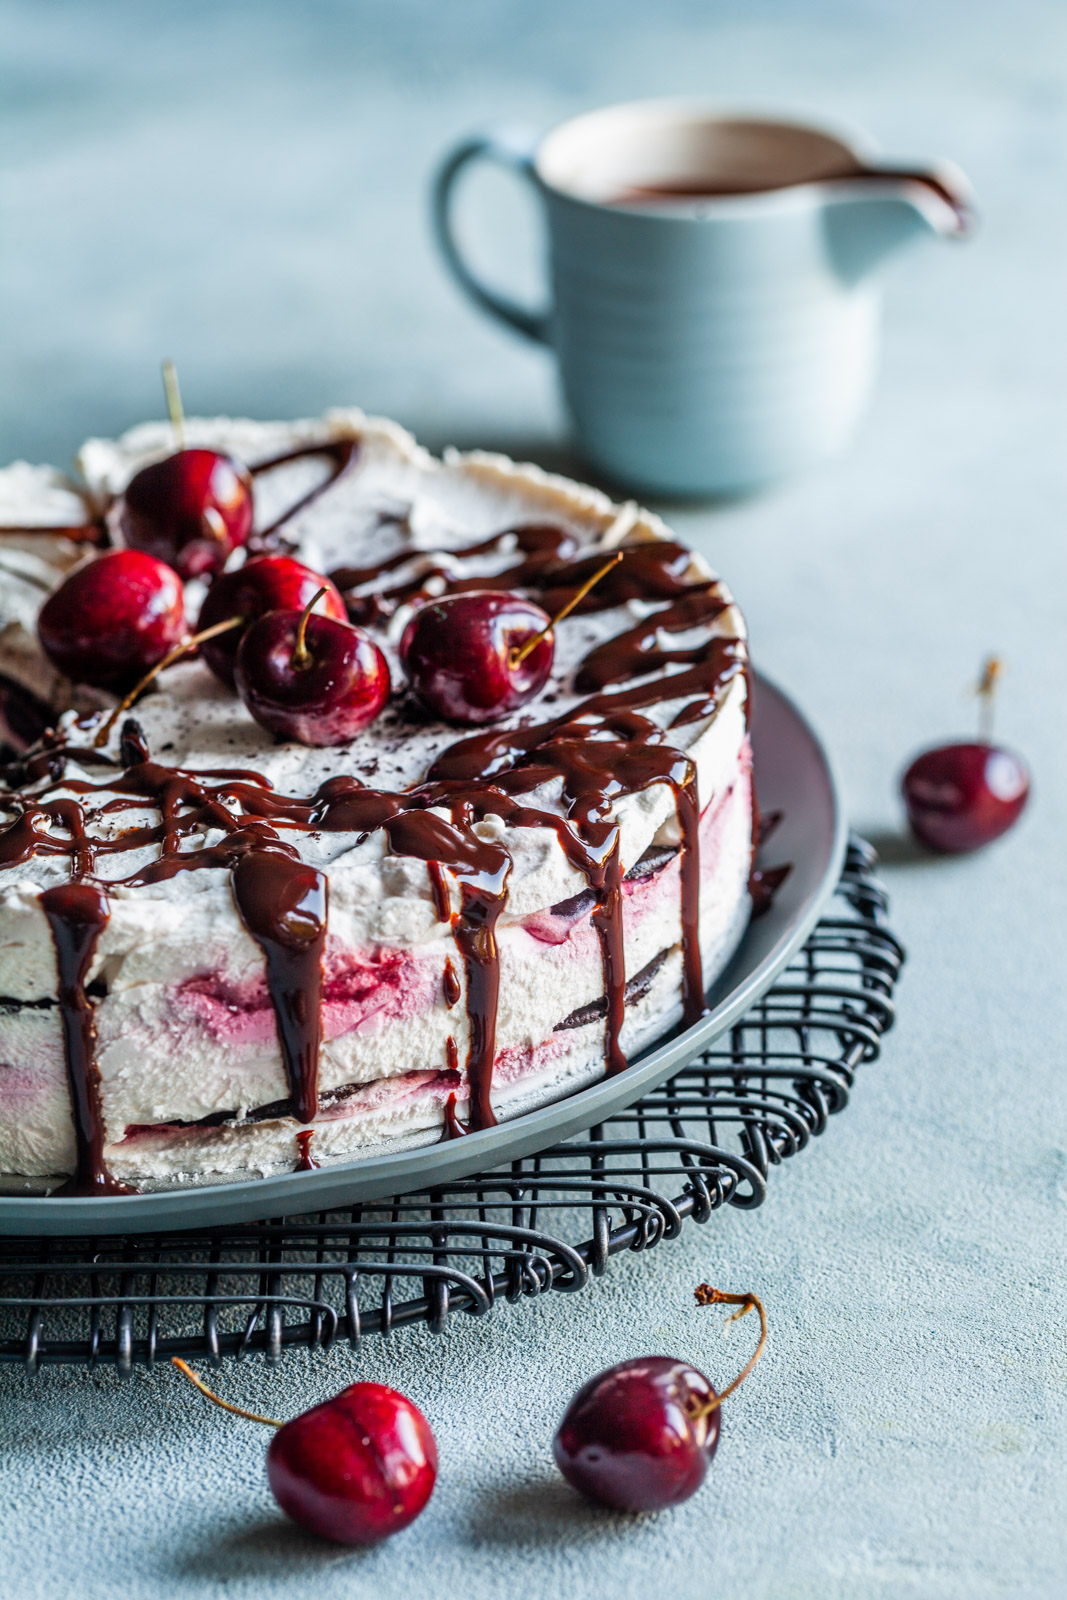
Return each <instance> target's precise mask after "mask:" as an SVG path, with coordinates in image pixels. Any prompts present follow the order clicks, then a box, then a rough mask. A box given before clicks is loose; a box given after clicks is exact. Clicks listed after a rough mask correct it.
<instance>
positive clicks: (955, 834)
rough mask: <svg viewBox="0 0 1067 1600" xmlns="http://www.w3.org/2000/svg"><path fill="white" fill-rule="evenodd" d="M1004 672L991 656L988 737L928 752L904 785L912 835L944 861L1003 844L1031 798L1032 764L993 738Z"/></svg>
mask: <svg viewBox="0 0 1067 1600" xmlns="http://www.w3.org/2000/svg"><path fill="white" fill-rule="evenodd" d="M1000 671H1001V667H1000V662H999V661H998V660H997V658H996V657H995V656H991V657H990V658H989V660H988V661H987V662H986V663H985V666H984V668H983V671H982V677H981V680H980V682H979V684H978V695H979V697H980V699H981V701H982V705H983V713H984V716H983V720H984V721H985V722H986V724H987V727H986V729H985V732H986V734H987V737H985V738H981V739H976V740H974V741H973V742H962V741H961V742H960V743H955V744H944V745H937V746H935V747H934V748H933V749H931V750H924V751H923V753H922V754H921V755H919V756H916V758H915V760H914V761H913V762H912V763H911V765H910V766H909V768H908V770H907V771H906V772H905V774H904V776H903V778H902V779H901V783H900V788H901V793H902V794H903V797H904V804H905V806H906V808H907V812H908V821H909V822H910V824H911V829H912V832H913V833H914V834H915V837H916V838H917V839H919V840H920V842H921V843H922V844H925V845H926V846H927V848H928V849H930V850H936V851H937V852H939V853H940V854H942V855H960V854H963V853H964V852H966V851H969V850H980V849H981V848H982V846H983V845H987V844H991V843H992V842H993V840H994V839H999V838H1000V835H1001V834H1002V833H1006V832H1007V830H1008V829H1009V828H1010V827H1012V825H1013V824H1014V823H1015V822H1017V821H1018V818H1019V816H1020V815H1021V813H1022V811H1023V808H1024V807H1025V805H1026V802H1027V800H1028V799H1029V796H1030V774H1029V772H1028V770H1027V767H1026V763H1025V762H1024V761H1023V760H1022V758H1021V756H1018V755H1016V754H1015V752H1014V751H1013V750H1007V749H1005V748H1004V747H1003V746H1002V745H997V744H993V743H992V741H991V740H990V738H989V737H988V733H989V731H990V730H989V727H988V724H989V722H990V719H991V708H992V700H993V691H994V687H995V685H996V682H997V679H998V678H999V676H1000Z"/></svg>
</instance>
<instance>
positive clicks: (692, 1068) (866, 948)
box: [0, 838, 904, 1376]
mask: <svg viewBox="0 0 1067 1600" xmlns="http://www.w3.org/2000/svg"><path fill="white" fill-rule="evenodd" d="M875 860H876V857H875V854H874V851H873V850H872V849H871V847H870V846H869V845H868V844H866V843H864V841H863V840H861V839H857V838H853V839H852V840H851V841H850V844H849V849H848V856H847V859H846V862H845V867H844V871H843V873H842V876H841V881H840V883H839V884H838V887H837V892H836V896H835V898H834V900H833V902H832V903H831V905H830V907H829V910H828V913H827V915H826V916H825V917H823V919H822V920H821V921H820V922H819V924H818V926H817V927H816V929H815V932H814V933H813V934H812V936H811V938H810V939H809V940H808V942H807V944H806V945H805V946H804V948H803V950H802V951H801V952H800V954H799V955H798V956H797V957H796V958H795V960H794V961H793V962H792V963H791V964H790V965H789V967H787V968H786V970H785V971H784V973H783V974H782V976H781V978H780V980H779V981H778V982H777V983H776V984H775V985H774V987H773V988H772V989H770V990H769V991H768V993H767V994H766V995H764V997H763V999H762V1000H760V1001H759V1002H758V1004H756V1005H755V1006H753V1007H752V1009H751V1010H750V1011H749V1012H747V1013H746V1015H745V1016H744V1017H743V1019H742V1020H741V1021H740V1022H738V1023H737V1024H736V1025H735V1026H734V1027H733V1028H731V1029H730V1031H729V1032H728V1033H727V1034H724V1035H723V1036H722V1038H721V1039H719V1040H717V1041H716V1045H715V1048H714V1049H711V1050H709V1051H707V1052H706V1053H705V1054H704V1055H702V1056H700V1057H698V1058H697V1059H696V1060H695V1061H693V1062H691V1063H690V1064H689V1065H688V1066H687V1067H685V1068H684V1069H683V1070H682V1071H681V1072H679V1073H678V1074H677V1076H676V1077H674V1078H671V1079H670V1081H669V1082H668V1083H666V1084H664V1085H663V1086H662V1087H661V1088H659V1089H657V1090H655V1091H654V1092H653V1093H652V1094H649V1095H647V1096H646V1097H645V1098H644V1099H643V1100H641V1101H639V1102H638V1103H637V1104H636V1105H634V1106H631V1107H630V1109H629V1110H628V1111H625V1112H622V1113H621V1114H620V1115H618V1116H616V1117H613V1118H612V1119H611V1121H610V1122H605V1123H604V1124H603V1125H601V1126H600V1127H595V1128H592V1129H590V1131H589V1133H588V1134H587V1135H585V1136H583V1137H581V1138H578V1139H572V1140H570V1141H568V1142H567V1143H565V1144H561V1145H557V1146H555V1147H554V1148H553V1149H551V1150H546V1151H544V1152H543V1153H542V1154H540V1155H537V1156H532V1157H528V1158H526V1159H525V1160H523V1161H516V1162H513V1163H512V1164H511V1165H510V1166H508V1167H504V1168H500V1169H498V1170H497V1171H494V1172H489V1173H485V1174H483V1175H482V1176H479V1177H476V1178H465V1179H463V1180H461V1181H459V1182H456V1183H454V1184H450V1185H449V1186H448V1187H447V1188H443V1189H435V1190H433V1191H432V1192H428V1193H423V1194H412V1195H406V1196H404V1197H402V1198H397V1199H395V1200H390V1201H380V1202H376V1203H375V1204H373V1205H363V1206H359V1207H356V1208H354V1209H352V1210H348V1211H340V1212H322V1213H319V1214H318V1215H315V1216H308V1217H302V1218H292V1217H290V1218H286V1219H284V1220H280V1221H276V1222H264V1223H255V1224H248V1225H245V1226H242V1227H234V1228H227V1229H212V1230H208V1231H203V1232H188V1233H168V1234H157V1235H155V1236H151V1235H148V1236H145V1235H138V1236H131V1237H129V1238H121V1237H119V1238H108V1239H51V1240H39V1239H12V1240H7V1241H3V1242H0V1359H2V1360H5V1361H18V1362H22V1363H23V1364H24V1365H25V1366H26V1367H27V1368H28V1369H29V1370H30V1371H31V1372H32V1371H36V1370H37V1368H38V1367H39V1366H40V1365H41V1364H42V1363H44V1362H68V1363H87V1364H89V1365H95V1364H103V1363H107V1364H110V1365H113V1366H114V1367H115V1368H116V1369H117V1370H118V1372H119V1373H120V1374H121V1375H124V1376H126V1375H129V1373H130V1372H131V1371H132V1369H133V1366H134V1364H135V1363H138V1362H142V1363H147V1364H149V1365H151V1364H152V1363H153V1362H155V1361H159V1360H164V1359H167V1358H169V1357H170V1356H175V1355H181V1356H193V1357H195V1358H197V1359H198V1360H199V1361H201V1362H211V1363H214V1364H216V1365H217V1364H219V1363H220V1362H221V1361H222V1359H223V1357H224V1356H227V1355H233V1356H243V1355H246V1354H248V1353H249V1352H252V1351H262V1352H263V1353H264V1355H265V1356H266V1358H267V1360H268V1361H271V1362H276V1361H278V1360H280V1359H281V1357H282V1355H283V1353H284V1351H285V1350H286V1349H287V1348H289V1347H292V1346H294V1345H295V1346H301V1347H304V1348H307V1347H312V1348H316V1347H317V1348H324V1347H327V1346H329V1345H330V1344H332V1343H333V1342H334V1340H336V1339H338V1338H345V1339H347V1340H348V1342H349V1343H350V1344H351V1345H352V1346H358V1344H359V1342H360V1340H361V1339H362V1338H363V1337H364V1336H365V1335H367V1334H373V1333H381V1334H388V1333H390V1332H391V1331H392V1330H393V1329H394V1328H398V1327H401V1326H403V1325H404V1324H406V1323H412V1322H426V1323H428V1324H429V1326H430V1328H431V1329H432V1330H433V1331H434V1332H435V1333H439V1332H441V1331H442V1330H443V1329H444V1327H445V1325H446V1324H447V1322H448V1319H449V1317H450V1316H453V1315H455V1314H457V1313H465V1314H466V1315H468V1316H482V1315H484V1314H485V1313H486V1312H487V1311H489V1310H491V1309H492V1307H493V1305H494V1303H495V1302H496V1301H497V1300H498V1299H505V1300H509V1301H517V1300H522V1299H524V1298H526V1297H528V1296H532V1295H538V1294H542V1293H544V1292H545V1290H547V1289H556V1290H560V1291H562V1292H566V1293H573V1292H574V1291H576V1290H578V1289H581V1288H583V1287H584V1286H585V1284H586V1283H588V1281H589V1277H590V1275H591V1274H592V1275H598V1274H600V1273H603V1272H604V1271H605V1270H606V1268H607V1265H608V1262H609V1261H610V1259H611V1257H612V1256H614V1255H618V1254H619V1253H620V1252H621V1251H623V1250H648V1249H650V1248H651V1247H652V1246H653V1245H656V1244H659V1243H661V1242H662V1241H663V1240H666V1239H673V1238H676V1237H677V1235H678V1233H679V1232H680V1230H681V1227H682V1224H683V1222H684V1221H685V1219H686V1218H689V1219H691V1220H692V1221H694V1222H707V1221H708V1220H709V1219H710V1218H711V1216H712V1215H713V1213H714V1212H716V1211H717V1210H718V1209H719V1207H720V1206H723V1205H734V1206H741V1207H748V1208H751V1207H753V1206H758V1205H759V1204H760V1203H761V1202H762V1200H763V1198H764V1196H765V1194H766V1190H767V1176H768V1173H769V1171H770V1169H771V1167H773V1166H777V1165H778V1164H779V1163H781V1162H782V1161H784V1160H785V1159H786V1158H787V1157H789V1156H792V1155H796V1154H797V1152H798V1151H800V1150H803V1149H804V1147H805V1146H806V1145H807V1144H808V1143H809V1141H810V1140H811V1139H812V1138H813V1137H814V1136H815V1135H817V1134H820V1133H822V1131H823V1129H824V1128H825V1126H826V1123H827V1120H828V1118H829V1117H830V1116H831V1115H832V1114H833V1113H834V1112H837V1111H841V1110H842V1109H843V1108H844V1107H845V1105H846V1104H847V1102H848V1097H849V1092H850V1090H851V1088H852V1083H853V1079H854V1077H855V1073H856V1070H857V1068H858V1067H859V1066H860V1065H861V1064H862V1063H863V1062H866V1061H873V1060H874V1059H875V1057H876V1056H877V1055H878V1054H879V1051H880V1049H881V1039H882V1035H883V1033H885V1031H886V1029H887V1028H889V1027H890V1026H891V1024H892V1021H893V999H892V997H893V987H894V984H895V983H896V979H897V976H898V973H899V971H900V966H901V963H902V961H903V959H904V954H903V951H902V949H901V947H900V945H899V943H898V942H897V940H896V939H895V938H894V936H893V934H892V933H891V932H890V931H889V928H888V926H887V903H886V896H885V891H884V889H883V888H882V887H881V885H880V884H879V883H878V881H877V880H876V878H875V877H874V876H873V868H874V864H875Z"/></svg>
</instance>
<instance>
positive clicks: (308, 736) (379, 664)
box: [233, 586, 389, 745]
mask: <svg viewBox="0 0 1067 1600" xmlns="http://www.w3.org/2000/svg"><path fill="white" fill-rule="evenodd" d="M323 587H325V586H320V590H319V593H320V594H321V592H322V588H323ZM317 598H318V595H316V596H314V597H313V599H312V601H311V604H314V601H315V599H317ZM311 604H309V605H307V606H305V608H304V610H303V611H268V613H267V615H266V616H264V617H260V618H259V620H258V621H256V622H254V623H253V624H252V626H251V627H250V628H248V629H246V630H245V632H244V634H243V635H242V638H241V642H240V644H239V645H238V647H237V656H236V658H235V660H234V669H233V676H234V682H235V683H236V685H237V692H238V694H239V695H240V696H241V699H242V700H243V701H244V703H245V705H246V706H247V707H248V710H249V711H250V712H251V714H252V716H253V717H255V719H256V721H257V722H258V723H259V724H260V726H261V727H263V728H266V729H268V730H269V731H270V732H271V733H277V734H281V735H282V736H283V737H284V738H286V739H298V740H299V741H300V743H301V744H309V745H333V744H345V743H346V742H347V741H348V740H349V739H352V738H354V737H355V735H356V734H357V733H358V732H359V731H360V729H361V728H365V727H366V726H367V724H368V723H369V722H373V721H374V718H375V717H376V716H377V715H378V713H379V711H381V709H382V707H383V706H384V705H385V702H386V700H387V699H388V698H389V667H388V664H387V662H386V659H385V657H384V656H383V655H382V652H381V651H380V650H379V649H378V646H377V645H376V644H375V643H374V641H373V639H371V638H370V637H369V636H368V635H367V634H365V633H364V632H363V630H362V628H355V627H353V626H352V624H351V623H350V622H339V621H337V619H336V618H335V617H319V616H314V615H313V614H312V612H311Z"/></svg>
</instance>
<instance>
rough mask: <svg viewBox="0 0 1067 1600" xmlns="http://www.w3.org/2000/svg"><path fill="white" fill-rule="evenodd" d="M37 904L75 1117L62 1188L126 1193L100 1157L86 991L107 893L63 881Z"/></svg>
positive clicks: (92, 1014) (92, 1021)
mask: <svg viewBox="0 0 1067 1600" xmlns="http://www.w3.org/2000/svg"><path fill="white" fill-rule="evenodd" d="M41 909H42V910H43V911H44V914H45V916H46V917H47V919H48V926H49V928H50V930H51V933H52V942H53V944H54V945H55V951H56V967H57V969H58V973H59V984H58V990H57V993H58V997H59V1014H60V1018H61V1020H62V1024H63V1046H64V1053H65V1056H66V1063H67V1081H68V1083H69V1085H70V1104H71V1111H72V1114H73V1118H74V1143H75V1163H74V1175H73V1177H72V1178H71V1180H70V1182H69V1183H66V1184H64V1185H63V1188H62V1190H61V1191H60V1193H65V1194H128V1193H129V1192H130V1191H129V1190H128V1189H127V1187H126V1185H125V1184H123V1183H119V1182H118V1180H117V1179H116V1178H113V1177H112V1176H111V1174H110V1172H109V1171H108V1169H107V1164H106V1162H105V1160H104V1119H103V1117H102V1115H101V1112H100V1068H99V1067H98V1066H97V1064H96V1010H95V1007H94V1006H93V1003H92V1001H91V1000H90V999H89V998H88V996H87V995H86V993H85V979H86V977H87V975H88V972H89V968H90V966H91V964H92V960H93V956H94V955H95V954H96V947H97V945H98V944H99V942H100V935H101V934H102V933H103V931H104V929H105V928H106V927H107V923H108V917H109V914H110V913H109V911H108V903H107V896H106V895H105V894H104V892H103V890H102V889H100V888H99V887H98V886H97V885H96V884H94V883H61V884H57V885H56V887H55V888H52V889H45V890H44V892H43V893H42V895H41Z"/></svg>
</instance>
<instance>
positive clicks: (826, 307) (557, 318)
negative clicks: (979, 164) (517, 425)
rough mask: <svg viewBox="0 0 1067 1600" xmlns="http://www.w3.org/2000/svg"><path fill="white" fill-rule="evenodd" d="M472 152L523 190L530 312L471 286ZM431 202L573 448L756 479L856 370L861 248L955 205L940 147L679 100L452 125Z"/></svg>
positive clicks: (849, 393)
mask: <svg viewBox="0 0 1067 1600" xmlns="http://www.w3.org/2000/svg"><path fill="white" fill-rule="evenodd" d="M482 157H485V158H488V159H490V160H493V161H497V162H501V163H503V164H504V165H506V166H508V167H510V168H512V169H513V170H515V171H517V172H519V173H521V174H522V175H523V176H524V177H526V178H528V179H530V180H531V181H532V183H533V185H534V187H535V189H536V191H537V192H538V193H539V195H540V196H541V199H542V201H543V203H544V207H545V214H546V219H547V232H548V242H549V258H550V264H551V267H550V270H551V286H552V293H551V303H550V305H549V306H547V307H546V308H545V309H544V310H533V309H527V308H524V307H522V306H519V305H518V304H516V303H515V302H514V301H512V300H510V299H509V298H507V297H506V296H504V295H502V294H500V293H498V292H497V291H496V290H495V289H493V288H492V287H490V286H489V285H488V284H487V283H485V282H484V281H483V280H482V279H481V278H480V277H479V276H478V275H477V274H476V273H475V272H474V271H473V270H472V269H471V268H470V267H468V265H467V263H466V261H465V259H464V257H463V255H462V253H461V251H460V248H459V245H458V244H457V242H456V238H455V234H454V231H453V226H452V198H453V194H454V187H455V183H456V180H457V178H458V177H459V175H460V173H461V172H462V171H463V169H464V168H465V167H466V166H467V165H468V164H469V163H470V162H472V161H474V160H476V159H478V158H482ZM434 212H435V223H436V231H437V237H438V241H439V243H440V246H441V249H442V252H443V254H444V257H445V260H446V261H447V263H448V264H449V266H450V267H451V269H452V271H453V273H454V274H455V277H456V279H457V280H458V282H459V283H460V285H461V286H462V287H463V289H464V290H465V291H466V292H467V293H468V294H469V295H470V296H471V298H472V299H473V300H474V301H475V302H476V303H477V304H478V305H479V306H481V307H482V308H483V309H484V310H486V311H488V312H490V313H491V314H492V315H493V316H495V317H497V318H499V319H500V320H501V321H502V322H504V323H506V324H508V326H510V327H511V328H514V329H516V330H517V331H518V332H519V333H521V334H524V335H525V336H526V337H527V338H530V339H534V340H536V341H538V342H540V343H543V344H546V345H549V346H551V348H552V349H553V350H554V351H555V353H556V356H557V358H558V360H559V367H560V374H561V378H562V383H563V391H564V394H565V396H566V400H567V403H568V406H569V408H570V411H571V414H572V416H573V418H574V422H575V425H576V428H577V432H578V436H579V440H580V443H581V445H582V448H583V449H584V451H585V453H586V455H587V456H588V458H589V460H590V461H591V462H592V463H593V465H594V466H595V467H597V468H598V469H599V470H600V471H601V472H603V473H605V474H606V475H607V476H608V477H610V478H612V479H615V480H617V481H618V482H620V483H622V484H625V485H627V486H628V487H631V488H634V489H637V490H641V491H644V492H645V493H648V494H653V495H655V494H661V495H682V496H704V495H713V494H734V493H742V492H747V491H749V490H753V489H758V488H761V487H763V486H765V485H767V484H770V483H773V482H774V481H776V480H778V479H781V478H784V477H786V476H787V475H789V474H791V473H793V472H795V471H797V470H798V469H800V468H803V467H806V466H808V465H810V464H811V463H813V462H816V461H819V460H821V459H823V458H825V457H827V456H831V455H833V454H835V453H836V452H837V451H838V450H839V449H840V448H841V447H842V446H843V445H844V443H845V442H846V441H847V439H848V437H849V435H850V433H851V431H852V428H853V425H854V423H855V422H856V420H857V418H858V416H859V415H860V413H861V412H862V410H863V407H864V404H865V402H866V400H867V397H868V394H869V392H870V389H871V386H872V382H873V378H874V373H875V366H876V359H877V347H878V327H879V311H880V298H881V296H880V287H879V280H880V273H881V268H882V267H883V266H884V265H885V263H886V262H887V261H889V260H890V258H891V257H893V256H894V255H896V254H897V252H898V251H899V250H901V249H903V248H904V246H906V245H909V244H911V243H913V242H914V241H916V240H918V239H920V238H922V237H923V236H924V235H929V234H939V235H944V236H949V237H951V236H956V237H959V236H962V235H963V234H965V233H966V232H967V231H968V229H969V226H970V223H971V219H972V210H971V198H970V190H969V186H968V184H967V182H966V179H965V178H964V177H963V175H962V174H961V173H960V172H959V171H958V170H957V169H956V168H954V167H951V166H949V165H947V164H938V165H937V166H935V167H930V168H924V169H922V170H914V169H908V170H904V169H900V168H892V167H889V166H885V165H882V164H880V163H879V162H878V161H877V160H876V159H875V158H874V157H873V156H872V154H871V151H870V148H869V146H867V145H866V144H865V143H864V142H863V141H856V140H855V139H853V138H848V139H846V138H844V137H842V136H841V135H840V134H839V133H837V132H833V131H830V130H828V129H825V128H821V127H817V126H814V125H811V124H801V123H796V122H787V121H780V120H773V119H767V118H755V117H752V116H742V115H739V114H724V113H722V112H719V111H716V110H713V109H709V108H708V107H707V106H700V105H693V104H690V103H688V102H679V101H646V102H639V103H635V104H630V105H621V106H613V107H610V108H609V109H607V110H603V111H594V112H590V113H587V114H586V115H584V116H580V117H576V118H574V119H573V120H571V121H569V122H565V123H563V124H562V125H561V126H560V127H558V128H556V129H554V130H553V131H552V132H551V133H549V134H547V135H546V136H544V137H543V138H540V139H535V138H531V137H530V136H529V135H526V134H517V133H515V132H508V131H506V130H496V131H493V132H489V133H485V134H482V135H479V136H478V137H476V138H472V139H468V140H465V141H464V142H463V143H462V144H460V145H458V146H457V147H456V148H455V149H454V150H453V151H452V152H451V153H450V155H449V156H448V157H447V159H446V160H445V162H444V164H443V165H442V167H441V169H440V171H439V172H438V174H437V178H436V184H435V190H434Z"/></svg>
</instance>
